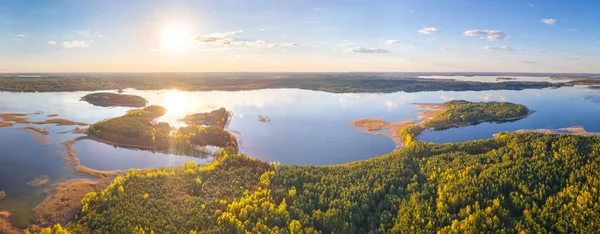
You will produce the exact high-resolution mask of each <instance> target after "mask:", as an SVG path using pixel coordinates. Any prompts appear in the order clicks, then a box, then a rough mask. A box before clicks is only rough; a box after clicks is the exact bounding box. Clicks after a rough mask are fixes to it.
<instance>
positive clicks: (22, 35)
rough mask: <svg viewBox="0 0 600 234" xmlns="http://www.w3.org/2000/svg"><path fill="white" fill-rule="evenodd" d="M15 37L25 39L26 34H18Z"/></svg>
mask: <svg viewBox="0 0 600 234" xmlns="http://www.w3.org/2000/svg"><path fill="white" fill-rule="evenodd" d="M15 37H25V34H17V35H15Z"/></svg>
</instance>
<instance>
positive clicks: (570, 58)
mask: <svg viewBox="0 0 600 234" xmlns="http://www.w3.org/2000/svg"><path fill="white" fill-rule="evenodd" d="M565 59H568V60H579V58H577V57H566V58H565Z"/></svg>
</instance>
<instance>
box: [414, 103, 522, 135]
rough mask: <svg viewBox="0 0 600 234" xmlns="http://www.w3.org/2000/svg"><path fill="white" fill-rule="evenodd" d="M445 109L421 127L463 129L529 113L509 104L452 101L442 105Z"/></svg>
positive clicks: (519, 117) (517, 117) (516, 118)
mask: <svg viewBox="0 0 600 234" xmlns="http://www.w3.org/2000/svg"><path fill="white" fill-rule="evenodd" d="M444 106H445V109H444V110H442V111H440V112H438V113H437V114H435V115H434V116H433V118H432V119H430V120H427V121H424V122H423V123H422V125H423V127H425V128H428V129H431V130H444V129H448V128H453V127H464V126H468V125H474V124H478V123H483V122H507V121H514V120H519V119H522V118H525V117H527V116H529V114H531V111H530V110H529V109H528V108H527V107H525V106H523V105H521V104H514V103H510V102H468V101H463V100H453V101H449V102H446V103H444Z"/></svg>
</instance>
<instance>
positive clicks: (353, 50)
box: [348, 47, 390, 54]
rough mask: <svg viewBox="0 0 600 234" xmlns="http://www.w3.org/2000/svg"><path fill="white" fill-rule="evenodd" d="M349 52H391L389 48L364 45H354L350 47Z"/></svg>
mask: <svg viewBox="0 0 600 234" xmlns="http://www.w3.org/2000/svg"><path fill="white" fill-rule="evenodd" d="M348 51H349V52H353V53H365V54H386V53H389V52H390V51H389V50H386V49H378V48H364V47H354V48H350V49H348Z"/></svg>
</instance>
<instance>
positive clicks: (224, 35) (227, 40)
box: [196, 31, 298, 48]
mask: <svg viewBox="0 0 600 234" xmlns="http://www.w3.org/2000/svg"><path fill="white" fill-rule="evenodd" d="M241 33H244V32H243V31H229V32H221V33H211V34H207V35H204V36H200V37H197V38H196V40H197V41H198V42H200V43H203V44H209V45H215V46H226V47H227V46H228V47H251V48H276V47H294V46H298V44H297V43H272V42H267V41H265V40H242V39H240V38H239V37H238V35H239V34H241Z"/></svg>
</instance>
